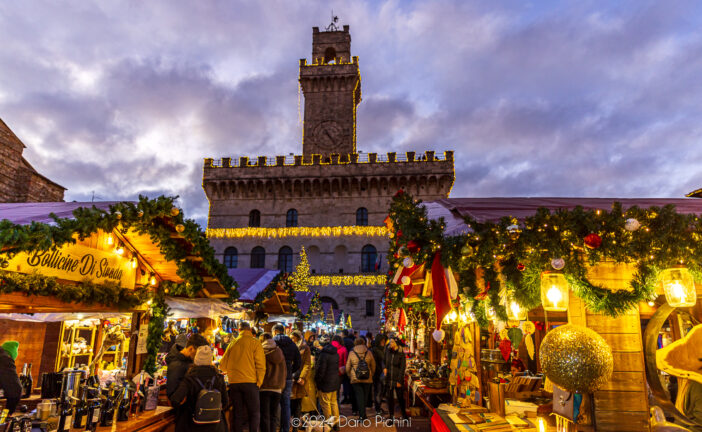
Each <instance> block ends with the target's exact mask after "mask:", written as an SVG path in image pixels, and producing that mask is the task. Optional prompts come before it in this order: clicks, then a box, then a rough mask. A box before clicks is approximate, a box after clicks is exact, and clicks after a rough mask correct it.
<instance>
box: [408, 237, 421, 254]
mask: <svg viewBox="0 0 702 432" xmlns="http://www.w3.org/2000/svg"><path fill="white" fill-rule="evenodd" d="M420 249H421V248H420V247H419V242H417V241H416V240H410V241H408V242H407V250H408V251H410V253H417V252H419V250H420Z"/></svg>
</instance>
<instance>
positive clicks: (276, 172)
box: [203, 26, 454, 332]
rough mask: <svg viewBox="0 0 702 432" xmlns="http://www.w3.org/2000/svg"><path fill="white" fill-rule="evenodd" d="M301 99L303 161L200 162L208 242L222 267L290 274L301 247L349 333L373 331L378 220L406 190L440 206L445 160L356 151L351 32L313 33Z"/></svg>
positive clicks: (448, 160)
mask: <svg viewBox="0 0 702 432" xmlns="http://www.w3.org/2000/svg"><path fill="white" fill-rule="evenodd" d="M299 81H300V85H301V88H302V91H303V94H304V98H305V105H304V116H305V118H304V126H303V134H304V135H303V141H302V154H301V155H296V156H275V157H266V156H259V157H257V158H254V159H249V158H248V157H238V158H230V157H224V158H221V159H217V160H215V159H211V158H207V159H205V164H204V173H203V188H204V190H205V193H206V195H207V198H208V199H209V202H210V208H209V219H208V236H209V238H210V241H211V243H212V245H213V246H214V248H215V249H216V251H217V253H218V254H219V255H220V256H221V259H222V260H223V261H224V262H225V264H227V265H228V266H229V267H238V268H269V269H280V270H283V271H291V270H292V269H294V266H295V265H296V264H297V262H298V258H299V251H300V249H301V247H303V246H304V247H305V249H306V251H307V255H308V259H309V262H310V268H311V271H312V272H313V273H314V278H313V280H314V281H315V286H314V287H313V288H314V289H316V290H318V291H319V292H320V294H321V295H322V296H323V301H324V302H326V303H330V304H331V305H332V306H333V307H334V308H336V309H337V310H338V311H343V312H344V314H345V315H349V314H350V315H351V319H352V323H353V327H354V329H356V330H369V331H373V332H375V331H377V330H378V323H379V310H380V299H381V297H382V295H383V291H384V288H385V285H384V280H385V276H386V275H387V273H388V268H387V260H386V259H385V258H386V254H387V250H388V238H387V236H386V235H385V230H384V227H383V220H384V219H385V217H386V216H387V212H388V208H389V204H390V201H391V199H392V197H393V195H394V194H395V193H396V192H397V191H398V190H399V189H404V190H407V191H408V192H411V193H412V194H414V195H415V196H416V197H417V198H420V199H422V200H426V201H429V200H435V199H439V198H446V197H447V196H448V194H449V192H450V190H451V187H452V186H453V181H454V165H453V152H450V151H447V152H445V153H444V154H442V155H437V154H436V153H435V152H433V151H427V152H425V153H423V154H421V155H418V154H416V153H415V152H407V153H406V154H396V153H395V152H390V153H387V154H376V153H362V152H358V151H357V150H356V106H357V105H358V104H359V103H360V102H361V75H360V69H359V61H358V57H353V56H351V35H350V34H349V27H348V26H344V27H343V30H338V29H336V28H334V29H332V30H331V31H319V29H318V28H317V27H314V28H313V33H312V61H311V62H309V63H308V62H307V60H305V59H302V60H300V75H299Z"/></svg>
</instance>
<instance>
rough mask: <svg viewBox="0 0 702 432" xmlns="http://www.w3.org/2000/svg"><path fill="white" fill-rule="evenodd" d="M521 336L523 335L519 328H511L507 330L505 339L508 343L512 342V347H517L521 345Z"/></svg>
mask: <svg viewBox="0 0 702 432" xmlns="http://www.w3.org/2000/svg"><path fill="white" fill-rule="evenodd" d="M523 336H524V334H523V333H522V329H520V328H519V327H511V328H509V329H507V338H508V339H509V341H510V342H512V346H515V347H518V346H519V344H520V343H522V338H523Z"/></svg>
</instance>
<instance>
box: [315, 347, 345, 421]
mask: <svg viewBox="0 0 702 432" xmlns="http://www.w3.org/2000/svg"><path fill="white" fill-rule="evenodd" d="M319 344H320V345H321V346H322V351H321V352H320V353H319V354H318V355H317V357H316V358H315V365H314V382H315V384H317V394H318V395H319V403H320V405H321V406H322V414H323V415H324V417H325V418H326V419H330V418H331V417H334V418H335V421H334V422H333V423H334V429H335V430H339V401H338V396H337V392H338V391H339V387H340V386H341V379H340V377H339V353H337V350H336V348H335V347H334V346H333V345H332V344H331V343H330V342H329V336H328V335H322V336H320V337H319Z"/></svg>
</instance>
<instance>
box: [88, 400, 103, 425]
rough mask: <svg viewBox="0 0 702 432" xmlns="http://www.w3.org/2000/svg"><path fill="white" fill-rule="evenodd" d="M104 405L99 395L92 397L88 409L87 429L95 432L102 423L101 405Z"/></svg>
mask: <svg viewBox="0 0 702 432" xmlns="http://www.w3.org/2000/svg"><path fill="white" fill-rule="evenodd" d="M101 406H102V401H101V400H100V398H99V397H97V398H95V399H91V400H90V402H89V409H88V420H87V424H86V426H85V430H86V431H90V432H95V430H96V429H97V427H98V423H100V407H101Z"/></svg>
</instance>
